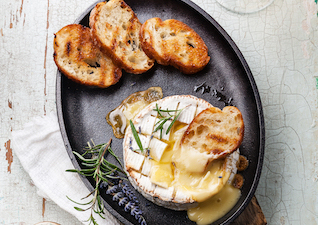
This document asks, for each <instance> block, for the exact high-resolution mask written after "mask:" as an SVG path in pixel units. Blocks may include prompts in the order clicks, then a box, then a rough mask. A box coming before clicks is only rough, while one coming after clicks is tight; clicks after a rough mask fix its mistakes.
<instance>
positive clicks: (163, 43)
mask: <svg viewBox="0 0 318 225" xmlns="http://www.w3.org/2000/svg"><path fill="white" fill-rule="evenodd" d="M140 40H141V46H142V48H143V50H144V51H145V52H146V54H147V55H148V56H149V57H151V58H154V59H155V60H156V61H157V62H158V63H159V64H162V65H171V66H174V67H175V68H177V69H179V70H180V71H181V72H182V73H185V74H193V73H197V72H199V71H200V70H202V69H203V68H204V67H205V66H206V65H207V64H208V62H209V61H210V57H209V56H208V48H207V46H206V44H205V43H204V41H203V39H202V38H201V37H200V36H199V34H197V33H196V32H195V31H194V30H193V29H192V28H190V27H189V26H188V25H187V24H185V23H183V22H181V21H179V20H175V19H168V20H165V21H162V20H161V19H160V18H158V17H155V18H151V19H148V20H147V21H146V22H145V23H144V24H143V25H142V26H141V29H140Z"/></svg>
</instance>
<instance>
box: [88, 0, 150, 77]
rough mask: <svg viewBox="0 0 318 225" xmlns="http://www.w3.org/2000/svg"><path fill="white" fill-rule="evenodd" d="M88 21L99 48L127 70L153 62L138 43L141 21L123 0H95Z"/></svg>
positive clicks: (138, 70)
mask: <svg viewBox="0 0 318 225" xmlns="http://www.w3.org/2000/svg"><path fill="white" fill-rule="evenodd" d="M89 25H90V27H91V29H92V34H93V36H94V40H95V42H96V43H97V44H98V45H99V47H100V49H101V50H102V51H103V52H104V53H105V54H107V55H109V56H110V57H111V58H112V59H113V61H114V62H115V63H116V64H117V65H118V66H119V67H121V68H123V69H124V70H125V71H126V72H128V73H133V74H141V73H144V72H146V71H148V70H149V69H151V68H152V66H153V65H154V60H153V59H151V58H149V57H148V56H147V55H146V53H145V52H144V51H143V50H142V48H141V46H140V41H139V30H140V27H141V23H140V22H139V20H138V18H137V16H136V14H135V13H134V11H133V10H132V9H131V8H130V7H129V6H128V5H127V4H126V3H125V2H124V1H122V0H110V1H108V2H100V3H98V4H97V5H96V6H95V7H94V9H93V10H92V12H91V14H90V17H89Z"/></svg>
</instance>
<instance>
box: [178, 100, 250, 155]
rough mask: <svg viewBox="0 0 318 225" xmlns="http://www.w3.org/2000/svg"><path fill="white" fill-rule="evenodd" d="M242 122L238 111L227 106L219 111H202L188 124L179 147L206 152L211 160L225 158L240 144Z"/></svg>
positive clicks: (217, 109) (242, 132)
mask: <svg viewBox="0 0 318 225" xmlns="http://www.w3.org/2000/svg"><path fill="white" fill-rule="evenodd" d="M243 136H244V122H243V117H242V114H241V112H240V110H239V109H238V108H236V107H234V106H227V107H225V108H223V110H220V109H219V108H216V107H212V108H208V109H205V110H203V111H202V112H201V113H200V114H198V115H197V116H196V117H195V118H194V120H193V121H192V122H191V123H190V125H189V127H188V128H187V130H186V132H185V133H184V135H183V137H182V140H181V146H182V147H185V148H191V149H193V150H195V151H200V152H206V153H208V154H209V155H210V156H211V160H213V159H217V158H222V157H225V156H226V155H228V154H230V153H232V152H233V151H235V150H236V149H237V148H238V147H239V146H240V145H241V143H242V140H243Z"/></svg>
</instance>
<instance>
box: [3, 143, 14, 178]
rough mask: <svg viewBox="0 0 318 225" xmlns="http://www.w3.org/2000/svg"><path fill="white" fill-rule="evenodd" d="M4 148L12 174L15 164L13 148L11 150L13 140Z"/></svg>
mask: <svg viewBox="0 0 318 225" xmlns="http://www.w3.org/2000/svg"><path fill="white" fill-rule="evenodd" d="M4 147H5V148H6V160H7V162H8V170H7V171H8V172H9V173H11V164H12V162H13V155H12V148H11V140H8V141H7V142H6V143H5V144H4Z"/></svg>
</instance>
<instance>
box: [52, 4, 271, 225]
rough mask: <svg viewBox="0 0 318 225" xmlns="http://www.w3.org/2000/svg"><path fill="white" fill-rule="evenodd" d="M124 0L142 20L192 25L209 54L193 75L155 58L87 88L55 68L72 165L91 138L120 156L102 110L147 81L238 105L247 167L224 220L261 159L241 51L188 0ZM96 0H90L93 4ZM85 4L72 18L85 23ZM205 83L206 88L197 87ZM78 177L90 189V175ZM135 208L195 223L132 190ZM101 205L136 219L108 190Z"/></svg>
mask: <svg viewBox="0 0 318 225" xmlns="http://www.w3.org/2000/svg"><path fill="white" fill-rule="evenodd" d="M126 3H127V4H128V5H130V7H131V8H132V9H133V10H134V11H135V12H136V14H137V16H138V18H139V20H140V22H141V23H143V22H144V21H146V20H147V19H149V18H152V17H160V18H161V19H162V20H166V19H170V18H173V19H178V20H181V21H183V22H185V23H186V24H188V25H189V26H190V27H192V28H193V29H194V30H195V31H196V32H197V33H198V34H199V35H200V36H201V37H202V38H203V40H204V41H205V43H206V45H207V46H208V49H209V55H210V57H211V60H210V62H209V64H208V65H207V66H206V68H205V69H204V70H203V71H201V72H199V73H197V74H194V75H184V74H181V73H180V72H179V71H178V70H176V69H174V68H173V67H168V66H161V65H158V64H156V65H155V66H154V68H152V69H151V70H150V71H148V72H147V73H145V74H141V75H133V74H128V73H125V72H123V76H122V78H121V80H120V81H119V83H117V84H116V85H114V86H112V87H109V88H107V89H98V88H89V87H85V86H82V85H79V84H76V83H74V82H72V81H71V80H69V79H67V78H66V77H65V76H63V75H62V74H61V73H60V72H58V73H57V85H56V88H57V89H56V101H57V112H58V118H59V123H60V127H61V133H62V136H63V139H64V142H65V146H66V150H67V152H68V154H69V156H70V158H71V160H72V162H73V164H74V166H75V168H77V169H79V168H80V165H79V162H78V161H77V159H76V158H75V157H74V155H73V153H72V151H77V152H79V153H82V152H83V148H84V147H85V146H86V145H87V142H88V141H89V140H90V139H93V140H94V142H95V143H96V144H100V143H105V142H107V141H108V140H109V138H113V142H112V149H113V150H114V152H115V153H116V154H117V155H119V156H120V157H121V158H122V139H116V138H115V137H114V136H113V133H112V129H111V127H110V126H109V125H108V124H107V122H106V119H105V117H106V115H107V113H108V112H109V111H110V110H112V109H114V108H115V107H117V106H118V105H119V104H120V103H121V101H122V100H123V99H124V98H126V97H127V96H128V95H130V94H132V93H134V92H136V91H141V90H146V89H148V88H149V87H152V86H160V87H161V88H162V89H163V94H164V96H169V95H176V94H190V95H195V96H197V97H200V98H203V99H205V100H207V101H209V102H210V103H211V104H212V105H214V106H217V107H219V108H223V107H224V106H225V105H228V104H232V105H235V106H236V107H238V108H239V109H240V110H241V112H242V114H243V118H244V123H245V137H244V140H243V143H242V145H241V147H240V150H241V154H242V155H244V156H246V157H247V159H248V160H249V163H250V164H249V167H248V168H247V170H245V171H244V172H243V173H242V175H243V176H244V178H245V182H244V186H243V188H242V195H241V197H240V199H239V201H238V202H237V204H236V205H235V206H234V208H233V209H232V210H231V211H230V212H228V213H227V214H226V215H225V216H224V217H222V218H221V219H219V220H218V221H216V222H215V223H214V224H228V223H230V222H231V221H233V220H234V219H235V218H236V217H237V216H238V215H239V214H240V213H241V212H242V211H243V210H244V208H245V207H246V206H247V204H248V203H249V202H250V200H251V198H252V197H253V195H254V192H255V189H256V187H257V184H258V181H259V176H260V172H261V168H262V163H263V155H264V134H265V132H264V119H263V111H262V106H261V101H260V97H259V93H258V90H257V87H256V84H255V81H254V78H253V75H252V74H251V71H250V69H249V67H248V65H247V63H246V61H245V60H244V58H243V56H242V54H241V52H240V51H239V49H238V48H237V46H236V45H235V43H234V42H233V41H232V39H231V38H230V37H229V35H228V34H227V33H226V32H225V31H224V30H223V29H222V28H221V27H220V25H219V24H218V23H217V22H216V21H215V20H214V19H213V18H211V16H209V15H208V14H207V13H206V12H204V11H203V10H202V9H200V8H199V7H198V6H197V5H195V4H194V3H192V2H191V1H188V0H160V1H158V0H147V1H141V0H127V1H126ZM94 5H95V4H94ZM94 5H92V6H91V7H89V8H88V9H87V10H86V11H85V12H84V13H83V14H82V15H81V16H80V17H79V18H78V19H77V20H76V21H75V23H80V24H82V25H85V26H88V17H89V13H90V11H91V10H92V8H93V7H94ZM203 83H204V84H205V87H206V89H204V90H205V91H203V89H202V88H199V89H197V90H196V88H195V87H196V86H198V85H200V84H203ZM83 182H84V183H85V184H86V185H87V187H88V188H89V189H90V190H93V186H92V181H91V180H88V179H86V178H83ZM136 195H137V197H138V199H139V201H140V208H141V210H142V211H143V213H144V217H145V218H146V221H147V223H148V224H150V225H151V224H174V225H177V224H182V225H184V224H195V223H194V222H192V221H190V220H189V219H188V218H187V213H186V212H185V211H183V212H176V211H172V210H168V209H165V208H163V207H159V206H157V205H155V204H153V203H151V202H149V201H147V200H146V199H144V198H143V197H142V196H141V195H140V194H138V193H137V192H136ZM103 198H104V200H105V205H106V208H107V210H108V211H110V212H111V213H112V214H113V215H114V216H115V217H117V218H118V219H119V220H120V221H121V222H123V223H124V224H138V222H137V221H136V220H135V219H134V217H132V216H131V215H130V214H129V213H126V212H125V211H124V210H123V208H122V207H119V206H118V204H117V202H113V201H112V200H111V198H110V196H107V195H103Z"/></svg>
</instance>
